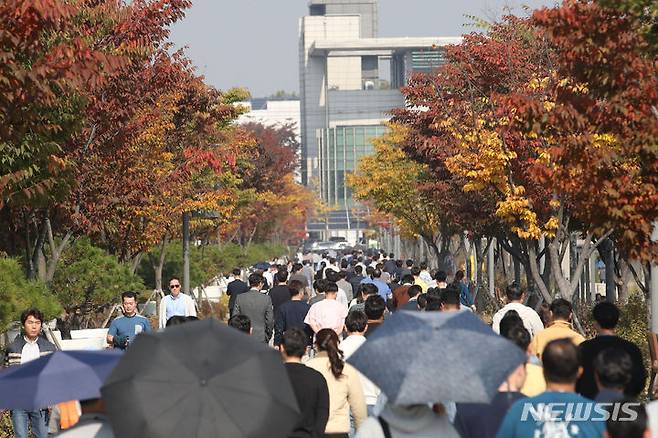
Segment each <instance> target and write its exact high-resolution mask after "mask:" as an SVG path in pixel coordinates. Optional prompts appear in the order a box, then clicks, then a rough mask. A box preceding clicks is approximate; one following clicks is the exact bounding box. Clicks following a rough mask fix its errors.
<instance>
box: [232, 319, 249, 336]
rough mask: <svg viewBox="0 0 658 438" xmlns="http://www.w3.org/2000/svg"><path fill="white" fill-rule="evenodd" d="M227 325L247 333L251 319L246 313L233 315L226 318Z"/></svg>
mask: <svg viewBox="0 0 658 438" xmlns="http://www.w3.org/2000/svg"><path fill="white" fill-rule="evenodd" d="M228 325H229V327H233V328H234V329H238V330H240V331H241V332H244V333H247V334H249V332H250V331H251V319H249V317H248V316H247V315H233V316H231V318H230V319H229V320H228Z"/></svg>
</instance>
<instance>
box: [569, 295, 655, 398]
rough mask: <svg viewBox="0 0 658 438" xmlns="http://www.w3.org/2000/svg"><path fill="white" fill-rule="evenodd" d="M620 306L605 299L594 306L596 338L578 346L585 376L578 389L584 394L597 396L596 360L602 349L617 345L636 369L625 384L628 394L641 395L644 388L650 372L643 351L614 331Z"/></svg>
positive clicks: (593, 317)
mask: <svg viewBox="0 0 658 438" xmlns="http://www.w3.org/2000/svg"><path fill="white" fill-rule="evenodd" d="M619 316H620V313H619V308H617V306H615V305H614V304H613V303H611V302H608V301H602V302H600V303H598V304H597V305H596V306H594V309H592V319H594V328H595V329H596V333H597V334H596V337H595V338H593V339H589V340H587V341H585V342H583V343H582V344H580V345H579V346H578V352H579V354H580V359H581V365H582V366H583V375H582V376H580V379H578V383H576V392H578V393H579V394H580V395H582V396H583V397H587V398H591V399H593V398H594V397H596V393H597V392H598V391H597V386H596V381H595V379H594V359H595V358H596V356H597V355H598V354H599V353H601V352H602V351H603V350H606V349H608V348H616V349H620V350H623V351H625V352H626V353H628V355H629V356H630V358H631V361H632V364H633V368H632V371H631V381H630V382H629V383H628V385H627V386H626V389H625V392H626V395H628V396H629V397H638V396H639V395H640V393H641V392H642V390H643V389H644V384H645V382H646V380H647V371H646V369H645V368H644V362H643V360H642V352H641V351H640V349H639V348H638V347H637V345H635V344H634V343H632V342H630V341H627V340H626V339H623V338H620V337H619V336H617V334H616V333H615V328H616V327H617V323H618V322H619Z"/></svg>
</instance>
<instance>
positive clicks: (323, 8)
mask: <svg viewBox="0 0 658 438" xmlns="http://www.w3.org/2000/svg"><path fill="white" fill-rule="evenodd" d="M309 12H310V15H327V5H311V6H310V7H309Z"/></svg>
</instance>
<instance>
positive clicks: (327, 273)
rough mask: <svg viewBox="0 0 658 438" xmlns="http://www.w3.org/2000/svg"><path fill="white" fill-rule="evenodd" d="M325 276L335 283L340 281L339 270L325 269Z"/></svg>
mask: <svg viewBox="0 0 658 438" xmlns="http://www.w3.org/2000/svg"><path fill="white" fill-rule="evenodd" d="M324 276H325V278H326V279H327V281H333V282H334V283H335V282H337V281H338V272H336V271H334V270H333V269H327V270H326V271H324Z"/></svg>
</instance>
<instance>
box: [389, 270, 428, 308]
mask: <svg viewBox="0 0 658 438" xmlns="http://www.w3.org/2000/svg"><path fill="white" fill-rule="evenodd" d="M411 286H415V285H414V277H413V275H406V276H405V277H404V278H403V279H402V285H401V286H398V287H397V288H395V289H394V290H393V308H395V309H396V310H397V309H400V308H401V307H402V306H404V305H405V304H406V303H407V301H409V294H408V291H409V287H411ZM418 287H419V288H420V286H418ZM421 293H422V288H421Z"/></svg>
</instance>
